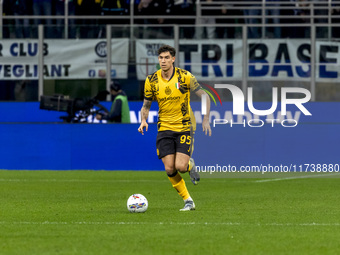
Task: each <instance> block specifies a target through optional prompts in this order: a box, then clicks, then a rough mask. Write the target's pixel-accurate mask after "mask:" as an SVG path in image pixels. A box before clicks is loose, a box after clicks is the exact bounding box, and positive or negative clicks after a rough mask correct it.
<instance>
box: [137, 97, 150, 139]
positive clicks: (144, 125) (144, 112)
mask: <svg viewBox="0 0 340 255" xmlns="http://www.w3.org/2000/svg"><path fill="white" fill-rule="evenodd" d="M151 103H152V101H151V100H147V99H144V102H143V106H142V109H141V117H142V122H141V124H140V126H139V128H138V132H139V133H141V134H142V135H144V128H145V131H148V126H149V125H148V123H147V122H146V120H147V119H148V116H149V111H150V107H151Z"/></svg>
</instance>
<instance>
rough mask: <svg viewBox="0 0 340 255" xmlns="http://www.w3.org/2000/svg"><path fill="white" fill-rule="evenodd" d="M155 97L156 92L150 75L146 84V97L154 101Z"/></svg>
mask: <svg viewBox="0 0 340 255" xmlns="http://www.w3.org/2000/svg"><path fill="white" fill-rule="evenodd" d="M153 98H154V92H153V90H152V87H151V84H150V79H149V76H148V77H147V78H146V80H145V84H144V99H146V100H149V101H152V100H153Z"/></svg>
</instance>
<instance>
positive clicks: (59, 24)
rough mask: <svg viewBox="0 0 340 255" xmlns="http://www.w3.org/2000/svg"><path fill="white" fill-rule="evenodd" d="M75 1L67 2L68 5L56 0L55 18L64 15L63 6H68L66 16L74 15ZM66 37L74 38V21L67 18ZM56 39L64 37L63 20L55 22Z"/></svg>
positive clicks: (63, 0) (61, 0) (75, 32)
mask: <svg viewBox="0 0 340 255" xmlns="http://www.w3.org/2000/svg"><path fill="white" fill-rule="evenodd" d="M74 2H75V0H68V3H67V2H65V0H56V2H55V14H56V15H57V16H63V15H64V13H65V4H66V3H67V4H68V15H71V16H74V15H75V13H76V6H75V3H74ZM68 24H69V26H68V35H67V36H66V38H76V34H77V31H76V22H75V20H74V19H70V18H68ZM56 25H57V27H56V38H64V37H65V35H64V33H65V22H64V19H57V20H56Z"/></svg>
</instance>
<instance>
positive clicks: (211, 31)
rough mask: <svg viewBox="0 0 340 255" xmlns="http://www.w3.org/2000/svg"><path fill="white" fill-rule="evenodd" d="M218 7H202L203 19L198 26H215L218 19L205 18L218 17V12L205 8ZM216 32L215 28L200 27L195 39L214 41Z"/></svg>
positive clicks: (208, 0)
mask: <svg viewBox="0 0 340 255" xmlns="http://www.w3.org/2000/svg"><path fill="white" fill-rule="evenodd" d="M201 2H206V3H213V2H214V1H213V0H205V1H204V0H203V1H201ZM216 6H218V5H212V4H209V5H202V9H201V10H202V13H201V14H202V15H201V18H200V19H199V20H198V24H207V25H214V24H216V19H215V18H211V17H205V16H216V15H217V14H218V10H209V9H205V7H208V8H209V7H216ZM215 32H216V27H215V26H206V27H202V26H198V27H196V34H195V37H196V38H197V39H202V38H203V39H214V38H215Z"/></svg>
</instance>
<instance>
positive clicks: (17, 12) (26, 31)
mask: <svg viewBox="0 0 340 255" xmlns="http://www.w3.org/2000/svg"><path fill="white" fill-rule="evenodd" d="M29 6H31V5H30V3H29V1H28V0H14V1H13V2H12V8H13V15H14V16H21V15H30V14H31V12H30V10H29ZM15 36H16V38H29V37H30V21H29V19H15Z"/></svg>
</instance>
